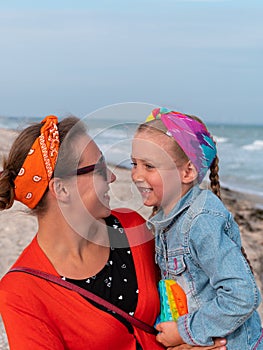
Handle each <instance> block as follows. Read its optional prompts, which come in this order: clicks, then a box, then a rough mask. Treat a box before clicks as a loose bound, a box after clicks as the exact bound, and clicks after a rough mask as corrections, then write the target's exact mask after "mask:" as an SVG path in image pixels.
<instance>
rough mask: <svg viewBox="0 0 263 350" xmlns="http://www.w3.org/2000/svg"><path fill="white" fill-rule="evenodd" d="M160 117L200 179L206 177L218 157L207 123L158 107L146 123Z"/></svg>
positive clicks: (168, 133)
mask: <svg viewBox="0 0 263 350" xmlns="http://www.w3.org/2000/svg"><path fill="white" fill-rule="evenodd" d="M154 119H160V120H161V121H162V122H163V124H164V125H165V127H166V128H167V130H168V132H167V135H168V136H171V137H173V138H174V140H175V141H176V142H177V143H178V145H179V146H180V147H181V148H182V150H183V151H184V152H185V154H186V155H187V157H188V158H189V159H190V160H191V162H192V163H193V164H194V166H195V167H196V169H197V171H198V181H199V182H201V181H202V180H203V178H204V177H205V175H206V173H207V171H208V169H209V167H210V165H211V164H212V162H213V160H214V159H215V157H216V153H217V151H216V145H215V143H214V141H213V140H212V137H211V135H210V133H209V132H208V130H207V129H206V127H205V125H203V124H202V123H200V122H199V121H197V120H195V119H192V118H190V117H188V116H187V115H185V114H182V113H180V112H175V111H172V110H169V109H167V108H156V109H154V110H153V111H152V112H151V114H150V115H149V116H148V118H147V119H146V123H147V122H150V121H152V120H154Z"/></svg>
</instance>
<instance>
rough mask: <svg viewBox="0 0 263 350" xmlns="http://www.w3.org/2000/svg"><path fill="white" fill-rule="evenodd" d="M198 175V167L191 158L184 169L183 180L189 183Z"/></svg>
mask: <svg viewBox="0 0 263 350" xmlns="http://www.w3.org/2000/svg"><path fill="white" fill-rule="evenodd" d="M197 177H198V172H197V170H196V167H195V166H194V164H193V163H192V162H191V161H190V160H189V161H188V162H187V163H186V164H185V166H184V170H183V174H182V182H183V183H185V184H189V183H191V182H194V181H195V180H196V179H197Z"/></svg>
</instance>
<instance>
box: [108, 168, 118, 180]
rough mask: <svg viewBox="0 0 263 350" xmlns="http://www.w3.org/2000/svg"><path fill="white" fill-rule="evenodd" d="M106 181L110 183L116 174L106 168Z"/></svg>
mask: <svg viewBox="0 0 263 350" xmlns="http://www.w3.org/2000/svg"><path fill="white" fill-rule="evenodd" d="M106 172H107V182H108V183H112V182H114V181H115V180H116V175H115V174H114V173H113V172H112V171H111V170H110V169H109V168H107V170H106Z"/></svg>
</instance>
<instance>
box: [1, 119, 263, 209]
mask: <svg viewBox="0 0 263 350" xmlns="http://www.w3.org/2000/svg"><path fill="white" fill-rule="evenodd" d="M40 120H41V119H40V118H30V117H1V116H0V128H6V129H14V130H20V129H21V128H22V127H24V126H25V125H27V124H30V123H32V122H35V121H40ZM83 121H84V122H85V123H86V124H87V125H88V129H89V133H90V135H92V136H93V137H94V139H95V141H96V143H97V144H98V145H99V146H100V148H101V150H102V151H103V153H104V154H105V157H106V160H107V161H108V162H109V163H111V164H113V165H116V166H120V167H124V168H130V167H131V161H130V154H131V140H132V135H133V133H134V131H135V130H136V128H137V126H138V124H139V123H138V121H136V122H129V121H124V120H123V119H122V118H119V119H113V118H111V119H110V120H109V119H102V118H94V117H93V118H92V117H91V118H89V117H85V118H83ZM207 126H208V129H209V131H210V132H211V133H212V135H213V136H214V138H215V140H216V142H217V149H218V156H219V161H220V162H219V176H220V182H221V185H222V186H224V187H227V188H229V189H233V190H237V191H240V192H243V193H247V194H248V195H256V196H258V197H260V198H261V199H262V201H261V200H260V202H261V203H263V124H262V125H242V124H239V125H232V124H221V123H218V124H207ZM260 206H262V205H260Z"/></svg>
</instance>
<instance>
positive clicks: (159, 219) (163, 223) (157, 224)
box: [146, 184, 201, 233]
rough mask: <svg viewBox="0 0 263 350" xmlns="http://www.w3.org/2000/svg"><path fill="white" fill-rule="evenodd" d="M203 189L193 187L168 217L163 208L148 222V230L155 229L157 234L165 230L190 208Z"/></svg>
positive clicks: (196, 186)
mask: <svg viewBox="0 0 263 350" xmlns="http://www.w3.org/2000/svg"><path fill="white" fill-rule="evenodd" d="M200 192H201V189H200V188H199V185H198V184H197V185H195V186H193V187H192V188H191V189H190V190H189V191H188V192H187V193H186V194H185V195H184V196H183V197H182V198H181V199H180V200H179V202H177V203H176V205H175V206H174V207H173V209H172V210H171V211H170V213H169V214H168V215H165V213H164V211H163V209H162V208H160V209H159V210H158V212H157V213H156V214H155V215H154V216H153V217H151V218H150V219H148V220H147V223H146V224H147V227H148V229H150V230H151V229H154V231H155V232H156V233H158V232H161V231H162V230H164V229H165V228H166V227H167V226H168V225H169V224H170V223H171V222H172V220H173V219H174V218H175V217H177V216H178V215H180V213H181V212H182V211H184V210H185V209H186V208H188V207H189V206H190V205H191V204H192V203H193V202H194V200H195V198H196V197H197V196H198V195H199V193H200Z"/></svg>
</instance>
